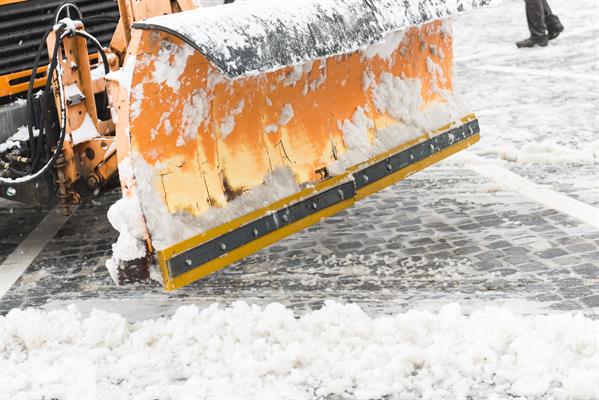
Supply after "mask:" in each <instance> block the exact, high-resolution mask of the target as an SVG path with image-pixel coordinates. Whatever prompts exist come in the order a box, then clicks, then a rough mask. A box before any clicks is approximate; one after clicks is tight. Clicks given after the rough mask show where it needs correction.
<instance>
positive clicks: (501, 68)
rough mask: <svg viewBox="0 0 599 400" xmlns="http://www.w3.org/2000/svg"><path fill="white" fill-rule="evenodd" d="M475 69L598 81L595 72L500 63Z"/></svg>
mask: <svg viewBox="0 0 599 400" xmlns="http://www.w3.org/2000/svg"><path fill="white" fill-rule="evenodd" d="M474 68H475V69H479V70H483V71H491V72H505V73H511V74H524V75H537V76H548V77H552V78H568V79H579V80H582V81H586V82H588V81H594V82H599V76H597V75H595V74H584V73H581V74H578V73H575V72H567V71H556V70H547V69H536V68H519V67H505V66H501V65H480V66H476V67H474Z"/></svg>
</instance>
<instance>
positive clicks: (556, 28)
mask: <svg viewBox="0 0 599 400" xmlns="http://www.w3.org/2000/svg"><path fill="white" fill-rule="evenodd" d="M543 9H544V11H545V24H546V25H547V34H548V36H549V40H552V39H555V38H556V37H558V36H559V34H560V33H562V32H563V30H564V26H563V25H562V23H561V21H560V20H559V18H558V17H557V15H555V14H553V12H552V11H551V7H549V4H548V3H547V0H543Z"/></svg>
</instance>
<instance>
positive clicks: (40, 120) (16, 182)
mask: <svg viewBox="0 0 599 400" xmlns="http://www.w3.org/2000/svg"><path fill="white" fill-rule="evenodd" d="M67 7H71V8H73V9H75V10H76V12H77V14H78V16H79V19H83V15H82V13H81V10H80V9H79V8H78V7H77V6H75V5H74V4H71V3H66V4H63V5H62V6H61V7H60V8H59V9H58V10H57V11H56V17H55V22H56V25H55V26H54V27H53V28H52V29H49V30H48V31H46V32H45V34H44V36H43V39H42V41H41V42H40V44H39V46H38V49H37V52H36V56H35V59H34V64H33V69H32V74H31V77H30V79H29V86H28V89H27V119H28V133H29V144H30V155H31V158H30V162H29V164H28V165H27V167H26V168H25V170H24V171H21V170H17V169H14V168H12V167H9V168H8V170H9V172H10V173H11V174H12V175H15V176H17V178H4V177H0V185H12V186H21V185H26V184H29V183H31V182H34V181H35V180H37V179H39V178H40V177H41V176H42V175H43V174H44V173H46V172H47V171H48V170H49V169H50V168H51V167H52V166H53V165H54V164H55V163H56V160H57V159H58V157H59V156H60V154H61V153H62V148H63V145H64V140H65V137H66V99H65V98H64V91H63V89H64V88H63V85H62V66H61V64H60V62H58V57H59V52H60V48H61V47H62V41H63V40H64V38H65V37H67V36H73V35H77V36H80V37H83V38H85V39H87V40H89V41H90V43H91V44H92V45H93V46H94V47H95V48H96V50H97V51H98V53H99V54H100V57H101V59H102V63H103V66H104V72H105V73H106V74H108V73H109V72H110V66H109V65H108V57H107V56H106V52H105V51H104V49H103V47H102V45H101V44H100V42H99V41H98V40H97V39H96V38H95V37H93V36H92V35H90V34H89V33H87V32H84V31H76V30H72V29H67V30H64V29H65V28H66V27H67V24H65V23H59V22H58V18H59V16H60V13H61V12H62V11H63V10H65V9H67ZM67 12H68V9H67ZM92 18H93V17H92ZM93 19H97V20H102V19H103V18H102V16H98V18H93ZM52 30H56V31H59V32H62V33H61V34H60V35H57V37H56V42H55V44H54V51H53V54H52V58H51V60H50V66H49V67H48V71H47V74H46V85H45V87H44V92H43V95H42V100H41V105H40V108H41V111H40V112H39V113H37V112H36V110H35V106H34V104H35V103H34V101H33V91H34V86H35V79H36V76H37V70H38V68H39V63H40V59H41V56H42V53H43V49H44V45H45V42H46V40H47V38H48V36H49V34H50V32H52ZM54 72H56V81H57V84H58V97H59V102H60V105H61V110H60V118H59V128H60V134H59V140H58V143H57V145H56V148H55V150H54V152H53V153H52V156H51V157H50V159H49V160H48V161H47V162H46V163H45V164H44V165H43V166H42V167H41V168H40V169H39V170H36V166H37V164H38V162H39V159H40V157H41V153H42V147H44V137H45V116H46V111H47V110H48V102H49V96H50V93H51V84H52V78H53V76H54ZM103 103H104V104H102V106H103V107H107V104H108V99H107V94H106V93H105V94H104V99H103ZM36 125H37V126H39V133H38V137H37V138H36V137H35V135H34V132H33V127H34V126H36ZM34 171H35V172H34Z"/></svg>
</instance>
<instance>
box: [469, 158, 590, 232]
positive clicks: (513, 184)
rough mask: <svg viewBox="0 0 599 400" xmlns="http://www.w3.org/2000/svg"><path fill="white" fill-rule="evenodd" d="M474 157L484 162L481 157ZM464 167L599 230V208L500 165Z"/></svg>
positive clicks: (484, 163)
mask: <svg viewBox="0 0 599 400" xmlns="http://www.w3.org/2000/svg"><path fill="white" fill-rule="evenodd" d="M475 157H476V158H480V159H481V160H484V159H483V158H482V157H479V156H475ZM466 165H467V166H468V168H470V169H472V170H473V171H476V172H477V173H479V174H480V175H482V176H484V177H486V178H490V179H493V180H494V181H495V182H497V183H499V184H502V185H505V186H506V187H508V188H509V190H512V191H515V192H518V193H521V194H523V195H524V196H526V197H528V198H529V199H531V200H534V201H536V202H537V203H541V204H543V205H544V206H547V207H549V208H552V209H554V210H557V211H559V212H562V213H564V214H568V215H570V216H571V217H574V218H576V219H578V220H580V221H582V222H585V223H587V224H590V225H592V226H593V227H594V228H596V229H599V208H595V207H593V206H591V205H588V204H586V203H583V202H581V201H578V200H576V199H573V198H572V197H570V196H566V195H564V194H561V193H559V192H556V191H554V190H552V189H550V188H548V187H546V186H542V185H539V184H537V183H534V182H533V181H531V180H529V179H526V178H524V177H522V176H520V175H518V174H515V173H513V172H512V171H510V170H509V169H507V168H504V167H502V166H500V165H496V164H492V163H489V162H480V163H467V164H466Z"/></svg>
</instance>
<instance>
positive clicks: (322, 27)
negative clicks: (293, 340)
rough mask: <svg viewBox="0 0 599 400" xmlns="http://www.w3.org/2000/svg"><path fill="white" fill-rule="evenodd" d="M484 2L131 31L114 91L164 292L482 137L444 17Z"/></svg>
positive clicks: (178, 22)
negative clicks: (463, 96)
mask: <svg viewBox="0 0 599 400" xmlns="http://www.w3.org/2000/svg"><path fill="white" fill-rule="evenodd" d="M488 3H490V1H489V0H469V1H455V0H454V1H451V2H447V3H444V2H440V1H439V2H433V1H403V0H381V1H376V2H372V1H368V0H342V1H340V0H332V1H290V2H279V1H276V2H271V1H262V2H259V3H256V2H241V3H235V4H234V5H230V6H227V7H214V8H210V9H199V10H195V11H189V12H184V13H180V14H173V15H168V16H162V17H157V18H151V19H148V20H145V21H142V22H139V23H136V24H134V26H133V27H134V28H135V29H134V30H133V33H132V37H131V42H130V45H129V52H128V56H127V60H126V62H125V67H124V68H123V71H122V72H121V75H120V76H119V77H118V79H115V78H113V79H112V81H111V83H110V86H109V89H110V90H111V91H112V92H113V93H114V92H115V91H118V92H119V111H118V116H116V117H115V118H114V119H115V120H116V121H117V138H118V153H119V159H120V163H119V173H120V177H121V182H122V186H123V196H124V198H126V199H129V200H134V201H135V202H138V206H139V210H140V211H139V212H140V214H141V216H140V219H142V220H143V221H144V227H143V229H141V230H137V231H138V232H137V234H133V236H135V237H136V238H137V239H143V240H145V242H146V243H147V247H148V249H149V251H150V252H154V253H155V255H156V256H157V260H158V262H159V266H160V270H161V275H162V279H163V281H164V286H165V288H166V289H167V290H171V289H175V288H178V287H181V286H184V285H186V284H188V283H191V282H193V281H195V280H197V279H200V278H202V277H204V276H206V275H208V274H210V273H213V272H215V271H217V270H218V269H221V268H223V267H225V266H227V265H229V264H231V263H232V262H235V261H237V260H239V259H241V258H243V257H245V256H247V255H249V254H251V253H253V252H256V251H258V250H259V249H261V248H264V247H266V246H268V245H270V244H272V243H274V242H276V241H278V240H280V239H282V238H284V237H285V236H288V235H289V234H291V233H293V232H297V231H299V230H301V229H303V228H305V227H307V226H309V225H311V224H314V223H316V222H318V221H320V220H321V219H322V218H324V217H327V216H330V215H333V214H335V213H337V212H339V211H341V210H343V209H345V208H347V207H349V206H351V205H352V204H353V203H355V202H356V201H357V200H360V199H362V198H364V197H366V196H368V195H370V194H372V193H374V192H376V191H378V190H381V189H382V188H384V187H386V186H388V185H391V184H393V183H394V182H397V181H398V180H401V179H403V178H405V177H407V176H409V175H410V174H412V173H414V172H416V171H418V170H421V169H423V168H425V167H427V166H429V165H431V164H433V163H435V162H437V161H439V160H441V159H443V158H445V157H447V156H449V155H451V154H453V153H455V152H457V151H460V150H462V149H464V148H466V147H468V146H469V145H471V144H473V143H475V142H476V141H477V140H478V133H479V127H478V122H477V120H476V119H475V117H474V116H473V115H472V114H471V113H470V112H469V111H468V110H467V109H465V108H464V107H463V105H462V104H461V101H460V99H459V97H458V95H457V93H456V92H455V91H454V88H453V74H452V43H451V41H452V37H451V29H450V26H449V23H448V21H447V20H444V19H442V18H444V17H447V16H449V15H452V14H456V13H459V12H462V11H466V10H468V9H470V8H472V7H479V6H482V5H486V4H488ZM449 4H450V5H449ZM258 5H259V6H258ZM398 212H401V210H398ZM139 231H143V233H141V234H140V233H139ZM121 236H123V231H122V230H121ZM127 236H128V237H129V236H131V235H130V234H127ZM119 240H121V239H119Z"/></svg>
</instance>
